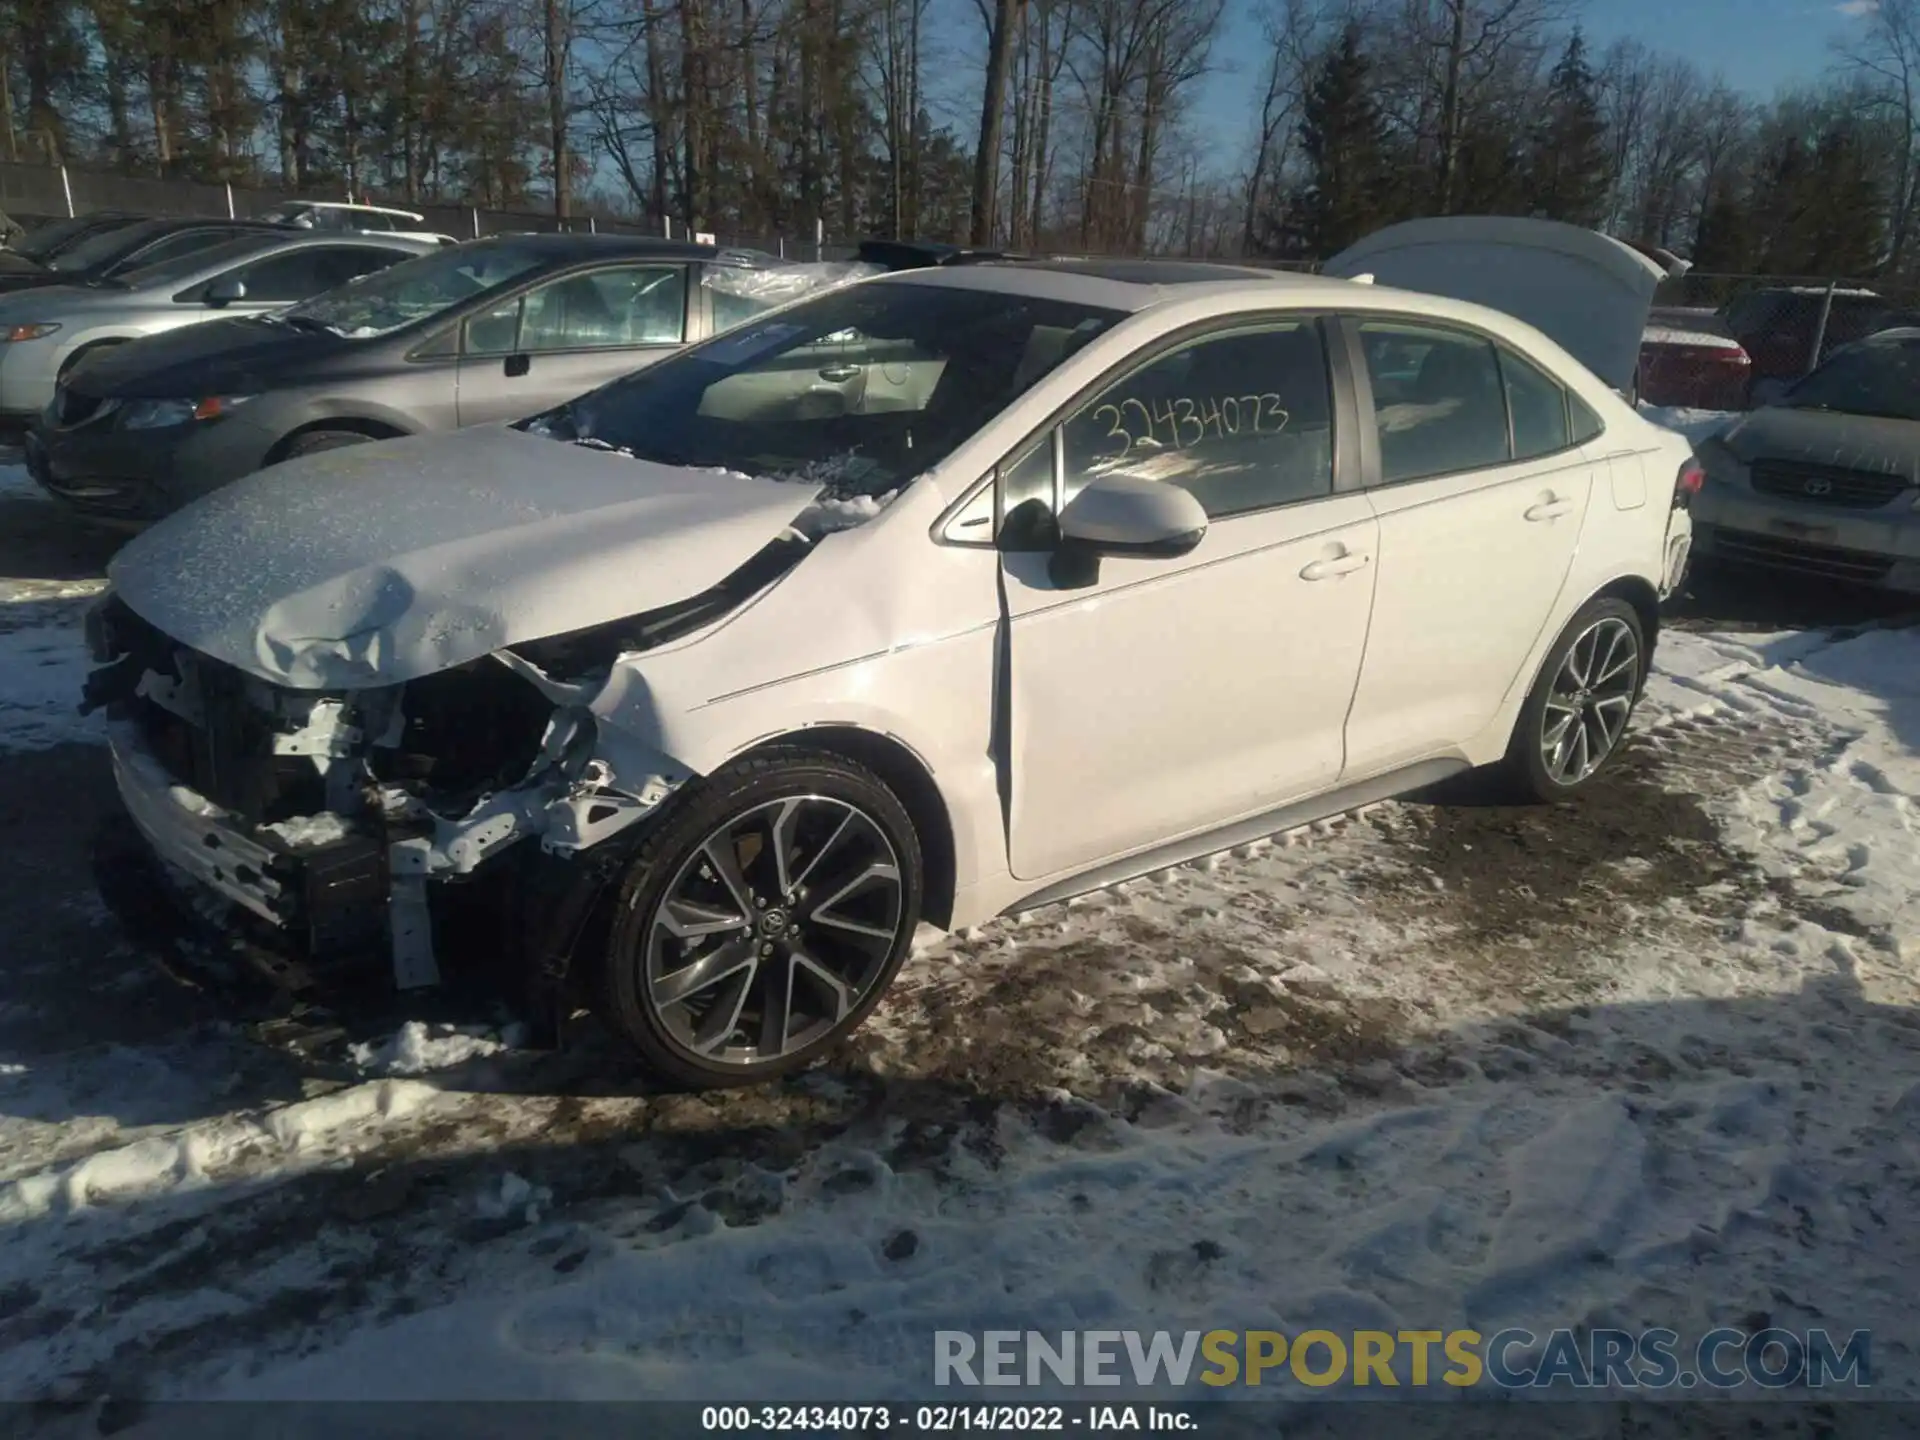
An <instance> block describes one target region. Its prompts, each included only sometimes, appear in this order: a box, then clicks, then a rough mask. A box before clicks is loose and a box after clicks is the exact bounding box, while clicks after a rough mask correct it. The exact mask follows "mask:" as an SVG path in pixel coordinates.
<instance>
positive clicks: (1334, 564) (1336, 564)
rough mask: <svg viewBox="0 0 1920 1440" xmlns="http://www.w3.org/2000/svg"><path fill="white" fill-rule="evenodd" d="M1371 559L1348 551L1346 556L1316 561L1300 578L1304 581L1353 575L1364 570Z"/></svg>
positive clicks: (1302, 572)
mask: <svg viewBox="0 0 1920 1440" xmlns="http://www.w3.org/2000/svg"><path fill="white" fill-rule="evenodd" d="M1370 558H1371V557H1369V556H1366V555H1355V554H1354V553H1353V552H1352V551H1348V552H1347V553H1346V554H1344V555H1336V556H1335V557H1334V558H1333V559H1331V560H1316V561H1314V562H1313V563H1312V564H1311V565H1309V566H1307V567H1306V568H1305V569H1304V570H1302V571H1301V572H1300V578H1301V579H1302V580H1334V579H1338V578H1339V577H1340V576H1342V575H1351V574H1352V573H1353V572H1354V571H1356V570H1360V569H1364V568H1365V566H1366V564H1367V561H1368V559H1370Z"/></svg>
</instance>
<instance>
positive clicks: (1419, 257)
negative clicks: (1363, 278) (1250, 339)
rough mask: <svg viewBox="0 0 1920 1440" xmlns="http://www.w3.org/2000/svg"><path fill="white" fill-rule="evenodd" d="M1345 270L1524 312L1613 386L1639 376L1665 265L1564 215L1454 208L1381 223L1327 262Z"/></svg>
mask: <svg viewBox="0 0 1920 1440" xmlns="http://www.w3.org/2000/svg"><path fill="white" fill-rule="evenodd" d="M1321 268H1322V271H1323V272H1324V273H1325V274H1328V275H1332V276H1335V277H1338V278H1342V279H1352V278H1354V277H1356V276H1359V275H1371V276H1372V277H1373V278H1374V279H1375V280H1376V281H1378V282H1379V283H1380V284H1382V285H1391V286H1394V287H1395V288H1397V289H1401V290H1414V291H1418V292H1420V293H1422V294H1426V295H1443V296H1445V297H1447V298H1448V299H1450V300H1465V301H1469V302H1471V303H1473V304H1475V305H1485V306H1487V307H1489V308H1491V309H1494V310H1500V311H1503V312H1504V313H1506V314H1508V315H1511V316H1513V317H1514V318H1515V319H1517V320H1523V321H1525V322H1526V323H1527V324H1529V325H1531V326H1533V327H1534V328H1535V329H1536V330H1539V331H1540V332H1542V333H1543V334H1545V335H1546V336H1547V337H1548V338H1549V339H1551V340H1553V341H1554V342H1555V343H1556V344H1558V345H1559V346H1560V347H1561V348H1562V349H1563V350H1565V351H1566V352H1567V353H1568V354H1570V355H1572V356H1573V357H1574V358H1575V359H1576V360H1579V361H1580V362H1581V363H1582V364H1584V365H1585V366H1586V367H1587V368H1588V369H1589V370H1591V371H1593V373H1594V374H1596V375H1598V376H1599V377H1600V378H1601V379H1602V380H1604V381H1606V383H1607V384H1609V385H1611V386H1612V387H1613V388H1614V389H1616V390H1618V391H1621V392H1622V393H1625V392H1626V391H1628V390H1630V389H1631V388H1632V385H1633V373H1634V366H1635V364H1636V362H1637V361H1638V358H1639V353H1640V340H1641V336H1642V334H1643V333H1644V332H1645V330H1646V326H1647V316H1648V312H1649V310H1650V309H1651V307H1652V305H1653V296H1654V291H1655V289H1656V287H1657V286H1658V285H1659V283H1660V282H1661V281H1662V280H1663V279H1665V278H1666V276H1667V272H1666V270H1665V269H1663V268H1662V267H1661V266H1660V265H1658V264H1656V263H1655V262H1654V261H1652V260H1650V259H1648V258H1647V257H1646V256H1645V255H1642V254H1640V253H1639V252H1638V251H1636V250H1634V249H1633V248H1632V247H1631V246H1629V245H1626V244H1623V243H1622V242H1620V241H1618V240H1615V239H1613V238H1612V237H1610V236H1606V235H1602V234H1600V233H1599V232H1598V231H1594V230H1585V229H1582V228H1581V227H1579V226H1577V225H1565V224H1562V223H1560V222H1559V221H1556V220H1525V219H1517V218H1511V217H1507V216H1481V215H1449V216H1443V217H1439V218H1436V219H1429V220H1409V221H1406V222H1404V223H1402V224H1399V225H1389V226H1388V227H1387V228H1386V229H1384V230H1379V231H1376V232H1375V233H1374V234H1372V235H1369V236H1367V238H1366V239H1364V240H1362V241H1360V242H1359V243H1358V244H1356V245H1353V246H1351V247H1349V248H1348V249H1346V250H1343V251H1341V252H1340V254H1338V255H1336V256H1334V257H1333V259H1331V260H1329V261H1328V262H1327V263H1326V264H1325V265H1324V266H1322V267H1321Z"/></svg>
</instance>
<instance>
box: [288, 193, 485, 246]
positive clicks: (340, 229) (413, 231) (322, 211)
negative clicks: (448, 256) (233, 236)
mask: <svg viewBox="0 0 1920 1440" xmlns="http://www.w3.org/2000/svg"><path fill="white" fill-rule="evenodd" d="M257 218H258V219H261V220H264V221H267V222H268V223H269V224H273V225H290V226H292V227H293V228H294V229H296V230H314V231H318V232H320V233H322V234H329V235H339V234H352V235H405V236H408V237H409V238H411V239H414V240H432V241H434V242H436V243H437V244H441V245H456V244H458V243H459V242H458V241H456V240H455V239H454V238H453V236H451V235H442V234H441V233H439V232H438V231H436V230H429V229H428V228H427V217H426V216H424V215H419V214H416V213H414V212H413V211H411V210H389V209H388V208H387V207H386V206H384V205H348V204H343V203H340V202H336V201H332V200H289V201H287V202H286V203H285V204H284V205H275V206H274V207H273V208H272V209H271V210H267V211H265V212H263V213H262V214H261V215H259V216H258V217H257Z"/></svg>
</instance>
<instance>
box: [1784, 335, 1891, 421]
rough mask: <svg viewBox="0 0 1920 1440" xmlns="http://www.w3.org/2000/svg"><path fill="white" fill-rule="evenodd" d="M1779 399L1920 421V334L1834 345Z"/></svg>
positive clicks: (1791, 405)
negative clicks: (1835, 347)
mask: <svg viewBox="0 0 1920 1440" xmlns="http://www.w3.org/2000/svg"><path fill="white" fill-rule="evenodd" d="M1780 403H1781V404H1782V405H1784V406H1786V407H1787V408H1788V409H1791V410H1838V411H1841V412H1843V413H1844V414H1848V415H1875V416H1880V417H1882V418H1885V419H1889V420H1920V335H1911V336H1900V337H1898V338H1895V337H1891V336H1884V335H1882V336H1875V337H1874V338H1873V339H1870V340H1862V341H1860V342H1858V343H1857V344H1854V345H1849V346H1848V347H1847V348H1846V349H1844V350H1836V351H1834V352H1833V354H1832V355H1831V356H1829V357H1828V358H1827V362H1826V364H1824V365H1822V366H1821V367H1820V368H1819V369H1818V370H1815V371H1814V372H1813V373H1812V374H1811V375H1809V376H1807V378H1806V379H1804V380H1802V381H1801V382H1800V383H1799V384H1798V385H1796V386H1794V387H1793V389H1792V390H1790V391H1788V392H1787V395H1786V397H1785V398H1784V399H1782V400H1781V401H1780Z"/></svg>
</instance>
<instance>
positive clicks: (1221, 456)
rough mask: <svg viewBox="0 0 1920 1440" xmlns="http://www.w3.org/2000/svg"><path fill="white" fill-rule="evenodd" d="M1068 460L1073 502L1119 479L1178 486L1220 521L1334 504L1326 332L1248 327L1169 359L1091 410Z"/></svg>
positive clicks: (1311, 326) (1077, 424)
mask: <svg viewBox="0 0 1920 1440" xmlns="http://www.w3.org/2000/svg"><path fill="white" fill-rule="evenodd" d="M1065 451H1066V454H1065V467H1064V476H1065V486H1064V489H1063V492H1062V503H1063V504H1066V503H1070V502H1071V501H1072V499H1073V497H1074V495H1076V494H1077V493H1078V492H1079V491H1080V490H1081V489H1083V488H1084V487H1085V486H1086V485H1087V484H1088V483H1089V482H1090V481H1092V480H1094V479H1097V478H1099V477H1100V476H1102V475H1112V474H1122V475H1135V476H1141V477H1144V478H1147V479H1152V480H1161V481H1165V482H1166V483H1168V484H1171V485H1178V486H1180V487H1181V488H1182V489H1185V490H1187V491H1190V492H1191V493H1192V494H1193V496H1194V498H1195V499H1197V500H1199V502H1200V504H1201V506H1202V507H1203V508H1204V509H1205V510H1206V512H1207V514H1208V515H1209V516H1211V517H1212V518H1214V519H1221V518H1223V517H1225V516H1229V515H1241V514H1245V513H1247V512H1249V511H1253V510H1265V509H1268V508H1270V507H1272V506H1275V505H1290V504H1293V503H1295V502H1296V501H1301V500H1312V499H1315V498H1318V497H1320V496H1323V495H1330V494H1332V493H1333V426H1332V419H1331V407H1330V403H1329V399H1328V388H1327V361H1326V351H1325V348H1324V346H1323V345H1322V343H1321V338H1320V326H1319V324H1318V323H1317V322H1315V321H1311V320H1304V321H1297V322H1294V323H1291V324H1284V325H1271V326H1263V327H1261V328H1259V329H1257V330H1240V331H1235V332H1233V333H1231V334H1227V335H1218V336H1213V337H1210V338H1208V339H1204V340H1197V341H1194V342H1193V343H1191V344H1188V345H1184V346H1182V347H1181V348H1180V349H1178V350H1175V351H1172V352H1171V353H1169V354H1166V355H1162V356H1160V357H1159V358H1158V359H1156V360H1154V361H1153V362H1152V363H1151V364H1149V365H1147V366H1146V367H1145V368H1143V369H1140V370H1136V371H1134V372H1133V373H1132V374H1131V375H1128V376H1127V377H1126V378H1125V379H1123V380H1120V381H1118V382H1116V383H1115V384H1113V385H1110V386H1108V387H1107V388H1106V389H1105V390H1103V391H1101V392H1100V393H1099V394H1098V395H1096V396H1094V398H1093V399H1092V400H1090V401H1089V402H1088V403H1086V404H1085V405H1083V406H1081V407H1080V409H1079V410H1078V411H1077V412H1076V413H1075V414H1074V415H1073V417H1072V418H1071V419H1069V420H1068V421H1067V422H1066V436H1065Z"/></svg>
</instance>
